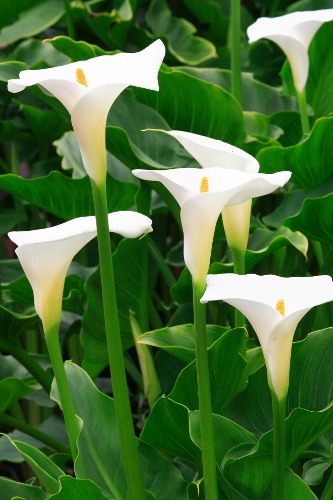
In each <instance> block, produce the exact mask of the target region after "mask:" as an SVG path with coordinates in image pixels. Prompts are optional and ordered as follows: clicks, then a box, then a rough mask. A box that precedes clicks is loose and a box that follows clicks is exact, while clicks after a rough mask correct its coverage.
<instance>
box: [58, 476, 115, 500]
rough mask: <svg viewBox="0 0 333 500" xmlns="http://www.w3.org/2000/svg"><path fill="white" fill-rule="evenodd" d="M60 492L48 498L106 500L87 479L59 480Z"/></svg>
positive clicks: (70, 478)
mask: <svg viewBox="0 0 333 500" xmlns="http://www.w3.org/2000/svg"><path fill="white" fill-rule="evenodd" d="M59 483H60V491H59V493H56V494H55V495H51V496H50V497H49V498H53V499H54V500H68V499H69V498H70V499H71V500H92V499H94V500H107V497H106V496H104V495H103V494H102V492H101V490H100V489H99V488H98V486H97V485H96V484H94V483H93V482H92V481H90V480H89V479H75V478H74V477H70V476H61V477H60V478H59Z"/></svg>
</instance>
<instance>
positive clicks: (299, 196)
mask: <svg viewBox="0 0 333 500" xmlns="http://www.w3.org/2000/svg"><path fill="white" fill-rule="evenodd" d="M332 191H333V175H331V176H330V177H328V178H327V179H326V180H325V181H323V182H322V183H321V184H319V185H318V186H316V187H315V188H312V189H294V190H293V191H290V192H289V193H287V194H286V196H285V197H284V198H283V200H282V202H281V203H280V205H278V207H277V208H276V209H275V210H274V211H273V212H272V213H271V214H269V215H266V216H265V217H263V222H264V223H265V224H267V225H268V226H272V227H275V228H278V227H280V226H282V225H283V224H284V223H285V221H286V219H287V218H288V217H293V216H294V215H297V214H298V213H299V212H300V211H301V209H302V205H303V203H304V201H305V200H307V199H313V198H320V197H323V196H326V195H328V194H331V193H332Z"/></svg>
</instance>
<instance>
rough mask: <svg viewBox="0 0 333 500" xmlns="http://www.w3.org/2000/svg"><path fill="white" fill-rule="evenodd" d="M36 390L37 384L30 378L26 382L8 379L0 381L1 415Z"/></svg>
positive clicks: (12, 378) (13, 378)
mask: <svg viewBox="0 0 333 500" xmlns="http://www.w3.org/2000/svg"><path fill="white" fill-rule="evenodd" d="M34 390H36V382H35V381H34V380H32V379H31V377H29V378H28V379H27V380H26V381H24V380H20V379H18V378H15V377H8V378H6V379H4V380H1V381H0V413H3V412H4V411H6V409H7V408H10V407H11V406H12V405H13V404H14V403H15V402H16V401H18V400H19V399H21V398H22V397H23V396H26V395H27V394H29V393H30V392H32V391H34Z"/></svg>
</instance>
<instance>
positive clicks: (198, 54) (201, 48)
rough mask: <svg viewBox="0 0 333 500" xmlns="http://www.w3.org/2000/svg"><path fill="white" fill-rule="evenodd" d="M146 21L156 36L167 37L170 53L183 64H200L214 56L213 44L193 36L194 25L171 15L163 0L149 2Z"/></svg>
mask: <svg viewBox="0 0 333 500" xmlns="http://www.w3.org/2000/svg"><path fill="white" fill-rule="evenodd" d="M146 21H147V23H148V25H149V27H150V28H151V30H152V32H153V33H154V34H155V35H156V36H163V37H165V38H166V39H167V46H168V49H169V51H170V53H171V54H172V55H173V56H174V57H176V59H178V60H179V61H180V62H182V63H185V64H194V65H195V64H200V63H202V62H204V61H206V60H207V59H211V58H212V57H216V49H215V46H214V45H213V44H212V43H210V42H209V41H208V40H206V39H205V38H201V37H196V36H193V34H194V33H195V32H196V29H195V28H194V26H193V25H192V24H191V23H190V22H189V21H187V20H186V19H180V18H177V17H174V16H172V14H171V11H170V9H169V8H168V5H167V3H166V2H165V1H164V0H153V2H151V3H150V6H149V9H148V12H147V15H146Z"/></svg>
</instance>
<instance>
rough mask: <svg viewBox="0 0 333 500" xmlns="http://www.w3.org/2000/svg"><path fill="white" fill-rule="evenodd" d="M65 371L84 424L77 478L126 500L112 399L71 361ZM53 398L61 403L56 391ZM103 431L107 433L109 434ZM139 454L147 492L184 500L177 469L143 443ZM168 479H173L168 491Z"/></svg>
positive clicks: (108, 494) (109, 494)
mask: <svg viewBox="0 0 333 500" xmlns="http://www.w3.org/2000/svg"><path fill="white" fill-rule="evenodd" d="M65 368H66V374H67V377H68V381H69V384H70V389H71V393H72V398H73V402H74V407H75V409H76V414H77V415H78V416H79V417H80V418H81V420H82V430H81V433H80V436H79V439H78V449H79V455H78V458H77V460H76V461H75V473H76V477H77V478H78V479H90V480H91V481H93V482H94V484H96V485H97V486H98V487H99V488H100V490H101V491H102V493H103V494H104V495H105V496H106V497H107V498H125V497H126V481H125V476H124V470H123V466H122V458H121V450H120V442H119V435H118V429H117V425H116V415H115V408H114V402H113V399H111V398H110V397H108V396H106V395H105V394H103V393H102V392H100V391H99V390H98V389H97V388H96V387H95V385H94V384H93V382H92V381H91V379H90V378H89V376H88V374H87V373H86V372H85V371H84V370H82V368H80V367H78V366H77V365H74V364H73V363H71V362H68V361H67V362H66V363H65ZM52 397H53V398H54V399H56V400H57V399H58V394H57V392H56V388H55V387H54V388H53V392H52ZM101 429H107V433H104V432H101ZM139 452H140V455H141V456H142V458H141V461H142V466H143V474H144V480H145V486H146V489H147V490H148V491H151V492H152V493H153V495H155V496H156V498H161V500H167V499H168V498H170V496H171V497H172V498H178V495H179V498H180V499H183V498H184V500H185V498H186V496H185V494H183V495H180V492H181V491H185V486H186V485H185V483H184V480H183V479H182V477H181V475H180V474H179V472H178V471H177V469H175V467H174V466H173V465H172V464H171V463H170V462H169V461H167V460H166V459H164V458H163V457H162V458H161V457H160V455H159V454H158V453H156V452H155V451H154V450H153V449H151V448H150V447H148V448H147V445H145V443H140V446H139ZM156 476H157V477H156ZM166 477H170V478H172V480H171V483H170V485H169V487H168V488H167V489H165V481H166V479H165V478H166ZM168 495H169V496H168Z"/></svg>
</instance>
